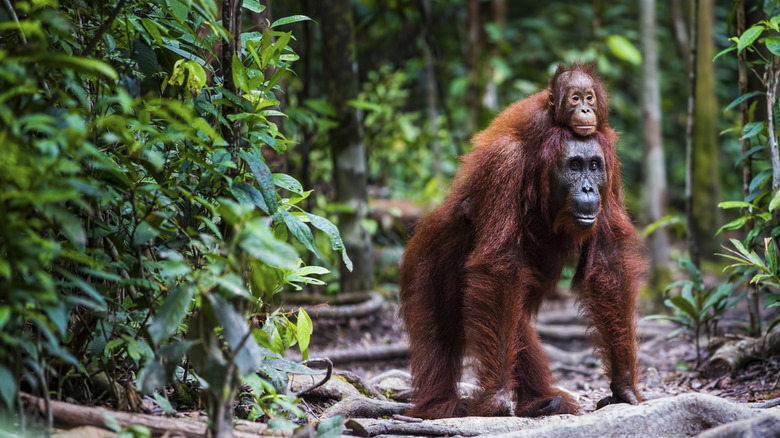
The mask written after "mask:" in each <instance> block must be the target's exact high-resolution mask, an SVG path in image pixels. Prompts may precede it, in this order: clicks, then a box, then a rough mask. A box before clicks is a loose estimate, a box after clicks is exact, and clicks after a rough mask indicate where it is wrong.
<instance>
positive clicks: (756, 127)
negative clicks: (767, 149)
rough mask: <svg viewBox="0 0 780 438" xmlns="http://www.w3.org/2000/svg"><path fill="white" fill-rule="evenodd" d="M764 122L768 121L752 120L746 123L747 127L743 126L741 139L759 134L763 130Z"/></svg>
mask: <svg viewBox="0 0 780 438" xmlns="http://www.w3.org/2000/svg"><path fill="white" fill-rule="evenodd" d="M764 123H766V122H764V121H761V122H751V123H748V124H747V125H745V127H744V128H742V137H741V138H740V140H745V139H749V138H753V137H755V136H757V135H758V134H759V133H760V132H761V130H762V129H764Z"/></svg>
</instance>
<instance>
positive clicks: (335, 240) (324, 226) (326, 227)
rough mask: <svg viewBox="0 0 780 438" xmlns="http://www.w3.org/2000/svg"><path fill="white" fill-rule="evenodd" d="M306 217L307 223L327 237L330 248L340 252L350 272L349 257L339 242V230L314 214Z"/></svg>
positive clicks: (341, 242)
mask: <svg viewBox="0 0 780 438" xmlns="http://www.w3.org/2000/svg"><path fill="white" fill-rule="evenodd" d="M306 217H308V218H309V222H311V224H312V225H313V226H314V228H317V229H318V230H320V231H324V232H325V234H327V235H328V237H329V238H330V243H331V245H332V248H333V249H334V250H336V251H339V250H340V251H341V257H342V259H343V260H344V264H345V265H346V266H347V269H348V270H349V271H350V272H351V271H352V260H350V258H349V255H348V254H347V249H346V248H345V247H344V242H343V241H342V240H341V234H339V229H338V228H336V226H335V225H333V223H332V222H331V221H329V220H327V219H325V218H324V217H321V216H317V215H316V214H313V213H306Z"/></svg>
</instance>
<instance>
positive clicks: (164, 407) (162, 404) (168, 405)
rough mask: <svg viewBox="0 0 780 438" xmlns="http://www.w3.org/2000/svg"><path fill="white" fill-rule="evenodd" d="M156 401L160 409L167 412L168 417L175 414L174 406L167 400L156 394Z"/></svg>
mask: <svg viewBox="0 0 780 438" xmlns="http://www.w3.org/2000/svg"><path fill="white" fill-rule="evenodd" d="M154 400H155V401H156V402H157V404H158V405H160V409H162V410H163V412H165V413H166V414H167V415H171V414H173V406H172V405H171V402H170V401H168V399H167V398H165V397H163V396H162V395H160V394H159V393H157V392H155V393H154Z"/></svg>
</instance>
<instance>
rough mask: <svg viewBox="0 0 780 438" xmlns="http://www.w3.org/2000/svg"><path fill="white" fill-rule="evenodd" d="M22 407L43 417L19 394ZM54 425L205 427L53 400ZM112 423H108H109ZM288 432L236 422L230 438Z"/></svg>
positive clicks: (39, 404)
mask: <svg viewBox="0 0 780 438" xmlns="http://www.w3.org/2000/svg"><path fill="white" fill-rule="evenodd" d="M20 397H21V399H22V400H23V401H24V403H25V404H28V405H32V406H35V407H36V408H38V410H39V411H40V412H41V413H42V414H43V413H45V412H46V401H45V400H44V399H43V398H39V397H35V396H33V395H30V394H25V393H22V394H20ZM49 406H50V408H51V414H52V417H53V418H54V424H55V425H56V426H59V427H77V426H94V427H100V428H105V429H110V428H111V427H110V425H112V424H114V425H119V427H127V426H130V425H138V426H144V427H148V428H149V430H150V431H151V432H152V435H163V434H168V435H171V436H177V435H181V436H203V437H205V436H206V433H207V427H206V423H202V422H199V421H193V420H187V419H177V418H168V417H162V416H156V415H148V414H136V413H130V412H120V411H114V410H111V409H106V408H101V407H97V406H79V405H74V404H71V403H65V402H60V401H55V400H50V401H49ZM112 419H113V420H115V421H111V420H112ZM292 432H293V431H292V429H291V430H286V431H279V430H270V429H269V428H268V426H267V425H266V424H263V423H252V422H249V421H243V420H238V421H236V422H235V423H234V431H233V436H234V437H237V438H250V437H257V436H259V435H260V436H283V437H290V436H292Z"/></svg>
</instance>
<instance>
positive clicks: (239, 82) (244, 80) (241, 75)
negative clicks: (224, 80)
mask: <svg viewBox="0 0 780 438" xmlns="http://www.w3.org/2000/svg"><path fill="white" fill-rule="evenodd" d="M232 70H233V83H234V84H235V85H236V88H241V89H242V90H244V91H245V92H246V91H249V90H251V89H252V88H251V87H250V86H249V76H247V74H246V69H245V68H244V64H242V63H241V60H240V59H238V55H236V54H233V64H232Z"/></svg>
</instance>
